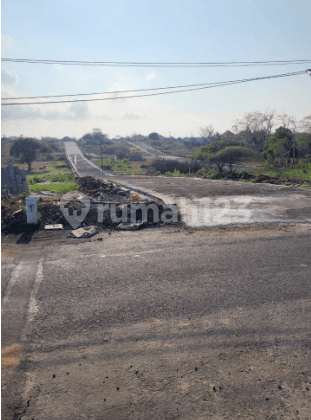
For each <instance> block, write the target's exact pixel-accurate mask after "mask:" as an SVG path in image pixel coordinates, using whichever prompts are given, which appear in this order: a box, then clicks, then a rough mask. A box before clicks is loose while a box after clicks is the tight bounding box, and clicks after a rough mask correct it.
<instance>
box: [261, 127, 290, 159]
mask: <svg viewBox="0 0 311 420" xmlns="http://www.w3.org/2000/svg"><path fill="white" fill-rule="evenodd" d="M293 140H294V138H293V133H292V132H291V130H290V129H289V128H286V127H279V128H278V129H277V130H276V131H275V133H274V134H272V135H271V136H270V137H269V140H268V142H267V144H265V145H264V147H263V152H262V157H263V158H264V159H266V160H268V162H269V163H270V164H272V165H273V166H276V163H277V159H278V158H279V159H280V163H281V165H284V166H286V165H288V164H289V163H290V153H291V151H292V150H293Z"/></svg>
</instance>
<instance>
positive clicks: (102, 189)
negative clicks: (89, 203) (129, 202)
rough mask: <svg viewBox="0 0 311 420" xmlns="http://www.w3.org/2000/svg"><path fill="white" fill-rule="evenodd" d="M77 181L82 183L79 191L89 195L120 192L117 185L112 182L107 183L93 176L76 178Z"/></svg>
mask: <svg viewBox="0 0 311 420" xmlns="http://www.w3.org/2000/svg"><path fill="white" fill-rule="evenodd" d="M76 181H77V183H78V184H79V185H80V187H79V191H80V192H83V193H84V194H86V195H88V196H89V197H99V196H104V195H116V194H117V192H118V188H117V187H115V186H114V185H113V183H112V182H109V183H106V182H104V181H101V180H100V179H96V178H93V177H92V176H84V177H82V178H76Z"/></svg>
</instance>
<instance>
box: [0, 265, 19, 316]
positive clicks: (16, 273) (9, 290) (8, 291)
mask: <svg viewBox="0 0 311 420" xmlns="http://www.w3.org/2000/svg"><path fill="white" fill-rule="evenodd" d="M23 267H24V263H23V262H21V263H19V264H18V265H16V266H15V267H14V268H13V271H12V274H11V278H10V280H9V283H8V285H7V288H6V291H5V295H4V298H3V301H2V310H4V309H5V306H6V305H7V303H8V300H9V298H10V296H11V295H12V290H13V287H14V285H15V283H16V281H17V279H18V277H19V275H20V272H21V271H22V269H23Z"/></svg>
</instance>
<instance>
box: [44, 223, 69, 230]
mask: <svg viewBox="0 0 311 420" xmlns="http://www.w3.org/2000/svg"><path fill="white" fill-rule="evenodd" d="M62 229H64V227H63V225H61V224H58V225H46V226H44V230H62Z"/></svg>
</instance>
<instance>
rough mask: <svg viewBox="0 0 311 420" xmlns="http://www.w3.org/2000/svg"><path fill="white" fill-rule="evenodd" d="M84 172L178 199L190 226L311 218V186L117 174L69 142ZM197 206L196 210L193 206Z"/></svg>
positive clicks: (291, 220)
mask: <svg viewBox="0 0 311 420" xmlns="http://www.w3.org/2000/svg"><path fill="white" fill-rule="evenodd" d="M66 147H67V151H68V154H69V155H70V156H71V159H72V161H73V162H75V166H76V168H77V170H78V172H79V174H80V175H82V176H86V175H91V176H94V177H97V178H103V179H108V180H112V181H113V182H119V183H121V184H123V185H127V186H131V187H133V188H134V189H135V188H137V189H138V190H141V191H143V192H149V193H151V194H152V195H154V196H156V197H159V198H161V199H162V200H163V201H164V202H165V203H167V204H171V203H176V204H177V206H178V209H179V211H180V213H181V216H182V220H183V222H184V223H186V224H187V225H188V226H191V227H211V226H219V225H230V224H241V223H242V224H252V223H269V222H277V221H278V222H297V221H300V222H311V188H299V187H291V186H278V185H271V184H254V183H244V182H233V181H220V180H219V181H218V180H209V179H202V178H187V177H186V178H185V177H183V178H177V177H176V178H173V177H161V176H123V177H118V176H112V174H111V173H108V172H104V173H101V171H100V170H99V168H97V167H96V165H91V163H90V162H89V161H88V160H86V159H84V158H83V155H82V154H81V152H80V150H79V148H78V147H77V145H76V144H75V143H74V142H68V143H66ZM193 209H195V210H193Z"/></svg>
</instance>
